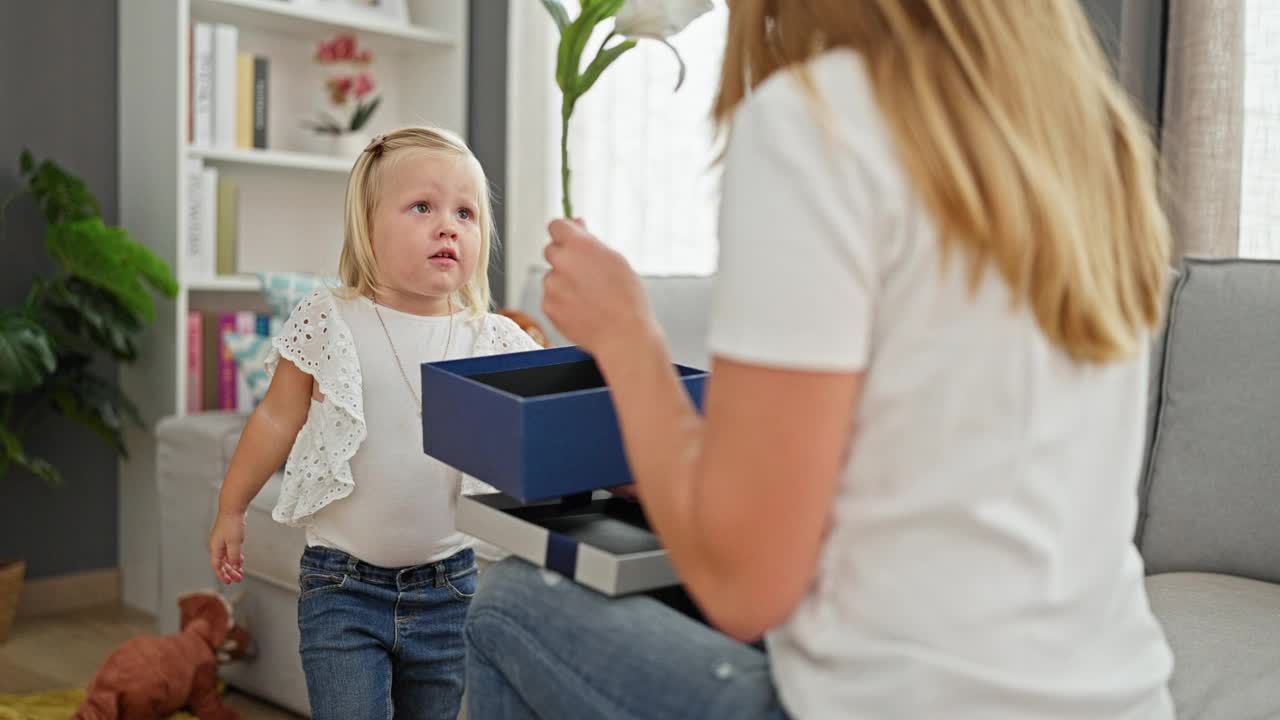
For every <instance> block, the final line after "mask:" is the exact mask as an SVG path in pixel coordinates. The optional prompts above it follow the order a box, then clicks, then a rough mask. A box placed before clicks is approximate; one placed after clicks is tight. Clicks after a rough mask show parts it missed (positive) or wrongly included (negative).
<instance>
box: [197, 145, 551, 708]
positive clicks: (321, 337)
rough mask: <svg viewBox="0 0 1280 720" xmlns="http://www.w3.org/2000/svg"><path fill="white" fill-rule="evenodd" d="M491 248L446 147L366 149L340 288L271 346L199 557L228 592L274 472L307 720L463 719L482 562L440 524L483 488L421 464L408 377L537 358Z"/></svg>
mask: <svg viewBox="0 0 1280 720" xmlns="http://www.w3.org/2000/svg"><path fill="white" fill-rule="evenodd" d="M492 237H493V230H492V214H491V211H490V201H489V191H488V183H487V181H486V179H485V175H484V171H483V170H482V169H481V167H480V164H479V162H478V161H477V160H476V158H475V157H474V156H473V155H472V154H471V152H470V150H469V149H468V148H467V147H466V145H465V144H464V143H463V142H462V141H461V140H460V139H458V138H457V137H455V136H453V135H451V134H449V133H447V132H444V131H441V130H434V129H429V128H405V129H402V130H397V131H395V132H392V133H390V134H387V135H380V136H378V137H376V138H374V139H373V141H372V142H370V143H369V145H368V147H366V148H365V150H364V152H363V153H362V154H361V156H360V158H359V159H358V160H357V161H356V163H355V167H354V168H353V169H352V171H351V177H350V180H349V181H348V185H347V199H346V232H345V237H344V241H343V247H342V257H341V262H340V265H339V274H340V277H341V281H342V284H343V287H341V288H339V289H337V290H333V291H330V290H320V291H318V292H316V293H315V294H313V295H312V296H310V297H309V298H307V299H306V300H304V301H303V302H302V303H301V304H300V305H299V306H298V308H297V309H296V310H294V312H293V316H292V317H290V318H289V321H288V323H287V324H286V325H285V329H284V331H283V333H282V334H281V335H280V336H279V337H276V338H275V339H274V340H273V341H272V345H273V347H274V350H275V352H274V354H273V358H272V362H270V363H269V364H268V368H269V369H270V370H272V371H273V372H274V374H273V377H272V380H271V386H270V388H269V389H268V390H267V394H266V397H265V398H264V400H263V401H262V404H261V405H259V406H258V408H257V409H256V410H255V411H254V412H253V415H252V416H250V418H249V422H248V425H247V426H246V428H245V431H244V433H243V435H242V436H241V438H240V443H239V445H238V447H237V448H236V453H235V456H234V457H233V458H232V461H231V466H230V468H229V469H228V471H227V476H226V479H225V480H224V481H223V485H222V491H221V494H220V495H219V499H218V504H219V507H218V515H217V519H216V520H215V522H214V526H213V530H212V532H211V533H210V537H209V559H210V562H211V563H212V565H213V569H214V572H216V573H217V574H218V576H219V577H220V578H221V579H222V581H223V582H238V581H240V580H241V579H242V578H243V572H244V556H243V554H242V552H241V548H242V547H243V544H244V542H245V537H244V516H245V510H246V508H247V507H248V505H249V502H250V500H252V499H253V497H254V496H255V495H257V493H258V492H259V491H260V490H261V489H262V486H263V485H264V484H265V483H266V481H267V479H268V478H269V477H270V476H271V475H272V473H273V472H275V470H276V469H277V468H279V467H280V464H281V462H283V461H284V460H285V456H286V454H287V455H288V463H287V464H286V465H285V473H284V483H283V486H282V488H281V491H280V499H279V502H278V504H277V505H276V508H275V511H274V513H273V517H274V518H275V519H276V521H277V522H282V523H285V524H287V525H292V526H301V527H305V528H306V538H307V547H306V550H305V552H304V553H303V555H302V561H301V569H300V573H299V579H298V583H299V587H300V591H301V592H300V596H299V600H298V627H299V630H300V631H301V636H302V642H301V652H302V667H303V670H304V671H305V673H306V677H307V691H308V694H309V696H310V701H311V711H312V713H313V715H312V717H314V718H321V719H323V718H341V719H342V720H351V719H353V718H391V717H395V718H409V717H412V718H441V719H444V718H448V719H449V720H454V718H456V717H457V714H458V708H459V705H460V703H461V697H462V682H463V677H462V675H463V673H462V669H463V665H462V663H463V654H464V651H463V645H462V635H461V630H462V621H463V619H464V618H465V616H466V613H467V605H468V603H469V602H470V600H471V597H472V595H473V594H474V592H475V581H476V564H475V559H474V555H473V551H472V550H471V542H472V541H471V540H470V539H469V538H468V537H466V536H465V535H462V534H460V533H458V532H457V530H456V529H455V527H454V515H453V511H454V507H455V506H456V503H457V498H458V494H459V493H460V492H468V491H471V490H473V489H477V488H473V487H472V485H478V484H477V483H476V481H474V480H472V479H470V478H463V477H462V475H461V474H460V473H459V472H457V471H455V470H453V469H451V468H449V467H447V466H445V465H444V464H442V463H440V462H438V461H436V460H434V459H432V458H429V457H427V456H426V455H424V454H423V453H422V436H421V433H422V423H421V413H422V403H424V402H428V403H429V402H431V398H429V397H428V398H423V397H422V394H421V391H420V376H419V371H418V368H419V365H420V364H421V363H424V362H435V361H438V360H444V359H446V358H461V357H469V356H475V355H486V354H495V353H503V352H514V351H519V350H532V349H537V347H538V346H537V345H536V344H535V343H534V342H533V340H531V339H530V338H529V337H528V336H527V335H525V334H524V333H523V332H521V331H520V329H519V328H518V327H517V326H516V325H515V323H513V322H512V321H510V320H508V319H507V318H505V317H502V316H499V315H495V314H489V313H487V309H488V307H489V285H488V280H487V277H488V275H487V272H488V259H489V249H490V242H491V238H492ZM290 448H292V449H290ZM480 487H482V486H480Z"/></svg>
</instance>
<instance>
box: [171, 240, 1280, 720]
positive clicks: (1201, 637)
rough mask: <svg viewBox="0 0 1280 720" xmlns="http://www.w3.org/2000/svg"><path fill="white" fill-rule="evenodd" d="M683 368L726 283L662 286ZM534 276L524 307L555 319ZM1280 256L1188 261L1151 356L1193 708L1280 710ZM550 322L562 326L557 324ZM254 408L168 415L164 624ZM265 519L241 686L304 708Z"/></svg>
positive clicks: (289, 577)
mask: <svg viewBox="0 0 1280 720" xmlns="http://www.w3.org/2000/svg"><path fill="white" fill-rule="evenodd" d="M646 284H647V286H648V289H649V292H650V296H651V298H652V300H653V302H654V305H655V309H656V310H657V313H658V316H659V320H660V322H661V323H662V324H663V326H664V328H665V329H666V331H667V334H668V337H669V340H670V341H671V344H672V347H673V351H674V354H675V356H676V360H677V361H678V362H681V363H684V364H688V365H693V366H698V367H706V363H707V354H706V347H705V344H704V343H705V335H706V317H707V312H708V308H709V300H710V282H709V281H708V280H706V279H698V278H649V279H646ZM540 291H541V276H540V272H538V271H533V273H532V274H531V277H530V278H529V282H528V283H527V291H526V293H525V295H524V297H523V298H521V302H520V303H519V307H521V308H522V309H524V310H525V311H526V312H529V313H531V314H533V315H534V316H535V317H537V318H539V319H542V318H541V309H540V307H539V306H540V297H539V295H540ZM1278 309H1280V264H1273V263H1262V262H1248V261H1233V262H1212V261H1189V262H1188V265H1187V269H1186V271H1185V272H1184V273H1183V274H1182V275H1181V276H1180V277H1179V278H1178V279H1177V280H1176V282H1175V283H1174V284H1173V286H1172V291H1171V296H1170V302H1169V311H1168V325H1167V328H1166V331H1165V332H1163V333H1161V335H1160V337H1159V338H1157V342H1156V343H1155V348H1154V350H1153V355H1152V386H1151V396H1150V397H1151V402H1150V412H1151V421H1150V423H1149V430H1150V437H1151V443H1150V448H1149V452H1148V461H1147V463H1146V469H1145V471H1144V476H1143V478H1142V483H1141V486H1140V492H1141V494H1142V505H1141V507H1142V511H1141V517H1140V518H1139V525H1138V531H1137V536H1136V540H1137V543H1138V546H1139V548H1140V549H1141V550H1142V553H1143V555H1144V557H1145V558H1146V562H1147V568H1148V572H1149V573H1150V574H1151V575H1150V577H1149V579H1148V590H1149V592H1150V597H1151V604H1152V607H1153V608H1154V610H1155V612H1156V614H1157V616H1158V617H1159V618H1160V620H1161V622H1162V624H1163V625H1164V628H1165V632H1166V634H1167V636H1168V638H1169V642H1170V644H1171V645H1172V647H1173V650H1174V655H1175V658H1176V668H1175V671H1174V677H1173V680H1172V683H1171V687H1172V691H1173V695H1174V699H1175V701H1176V703H1177V705H1178V711H1179V717H1182V718H1190V719H1194V718H1204V719H1214V720H1217V719H1222V720H1244V719H1247V718H1259V719H1261V718H1280V585H1277V584H1275V583H1280V426H1278V424H1277V423H1276V422H1275V418H1277V416H1280V323H1277V322H1275V321H1274V319H1273V318H1274V317H1275V316H1276V314H1277V313H1276V311H1277V310H1278ZM544 325H546V323H545V322H544ZM553 339H557V340H558V339H559V338H555V337H554V336H553ZM243 422H244V418H243V417H242V416H236V415H228V414H218V413H206V414H200V415H193V416H189V417H185V418H175V419H170V420H166V421H165V422H163V423H161V425H160V427H159V429H158V433H159V442H160V445H159V459H158V483H159V490H160V497H161V513H162V518H161V527H162V531H161V532H162V536H161V549H160V552H161V555H160V558H161V572H160V574H161V601H160V607H161V611H162V615H161V625H162V627H163V628H164V629H165V630H171V629H173V628H174V627H175V626H176V623H177V618H176V605H175V602H174V600H175V598H176V597H177V594H178V593H181V592H184V591H187V590H190V589H193V588H199V587H207V586H211V585H213V577H212V575H211V573H210V572H209V569H208V563H207V560H206V558H205V550H204V547H205V533H206V532H207V529H208V524H209V519H210V517H211V514H212V512H213V510H214V506H215V503H216V495H217V488H218V484H219V483H220V482H221V480H222V475H223V473H224V471H225V468H226V464H227V462H228V460H229V459H230V454H231V452H232V450H233V449H234V447H235V442H236V440H237V438H238V436H239V433H240V429H241V428H242V426H243ZM278 487H279V486H278V479H276V480H273V481H272V482H271V483H269V484H268V485H267V487H266V488H265V489H264V491H263V493H262V494H261V495H260V496H259V497H258V499H257V500H255V501H254V503H253V507H252V508H251V510H250V512H249V518H248V525H249V544H248V546H247V549H246V555H247V559H246V560H247V563H246V571H247V575H248V577H247V580H246V582H245V589H246V591H247V594H246V598H245V601H244V608H245V610H246V613H247V615H248V618H249V623H250V625H251V629H252V630H253V632H254V634H255V636H256V638H257V641H258V645H259V652H260V655H259V657H258V659H257V660H255V661H252V662H249V663H245V664H242V665H240V666H239V667H232V668H229V669H228V671H227V673H226V677H227V680H228V681H229V682H230V683H231V684H232V685H234V686H236V687H239V688H242V689H244V690H246V691H248V692H251V693H253V694H256V695H259V696H262V697H265V698H267V699H270V700H273V701H275V702H277V703H279V704H281V705H284V706H286V707H289V708H292V709H295V710H297V711H299V712H306V707H307V706H306V691H305V685H304V683H303V679H302V674H301V668H300V667H299V664H298V653H297V647H298V633H297V624H296V603H297V584H296V582H297V561H298V556H299V554H300V553H301V550H302V542H303V541H302V536H301V533H300V532H299V531H296V530H293V529H290V528H285V527H282V526H278V525H276V524H275V523H273V522H272V521H271V518H270V511H271V508H272V506H273V505H274V502H275V493H276V492H278Z"/></svg>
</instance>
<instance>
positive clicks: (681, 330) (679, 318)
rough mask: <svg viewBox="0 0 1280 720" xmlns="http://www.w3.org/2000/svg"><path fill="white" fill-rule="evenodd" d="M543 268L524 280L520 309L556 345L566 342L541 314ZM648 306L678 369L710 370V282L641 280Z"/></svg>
mask: <svg viewBox="0 0 1280 720" xmlns="http://www.w3.org/2000/svg"><path fill="white" fill-rule="evenodd" d="M545 274H546V268H541V267H534V268H531V269H530V270H529V276H528V277H527V278H526V279H525V285H524V293H523V295H522V296H521V298H520V309H521V310H523V311H524V312H526V313H528V314H529V315H531V316H532V317H533V318H534V319H536V320H537V321H538V322H539V323H541V324H542V327H543V329H544V330H546V331H547V337H548V338H550V339H551V341H552V343H553V344H555V345H563V344H564V343H565V340H564V338H563V337H561V336H560V334H559V333H557V332H556V329H555V327H554V326H553V325H552V324H551V323H550V322H548V321H547V318H546V317H545V316H543V314H542V277H543V276H544V275H545ZM641 280H642V281H643V282H644V286H645V290H647V291H648V293H649V302H650V303H652V304H653V312H654V314H655V315H656V316H657V318H658V324H660V325H661V326H662V329H663V331H665V333H666V336H667V344H668V345H669V346H670V347H671V357H672V358H673V359H674V360H675V361H676V362H677V363H680V364H681V365H688V366H689V367H695V368H701V369H704V370H705V369H709V368H710V364H709V363H710V359H709V357H708V354H707V320H708V317H709V316H710V314H711V282H712V280H711V278H710V277H692V276H679V275H673V276H656V275H655V276H647V277H643V278H641Z"/></svg>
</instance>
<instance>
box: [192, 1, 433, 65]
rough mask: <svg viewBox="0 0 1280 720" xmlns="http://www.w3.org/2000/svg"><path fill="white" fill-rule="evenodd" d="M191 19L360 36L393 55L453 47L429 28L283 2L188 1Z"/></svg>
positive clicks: (293, 32)
mask: <svg viewBox="0 0 1280 720" xmlns="http://www.w3.org/2000/svg"><path fill="white" fill-rule="evenodd" d="M191 18H192V19H193V20H203V21H209V22H220V23H228V24H231V25H237V26H239V27H248V28H256V29H259V30H266V31H270V32H278V33H284V34H288V35H301V36H304V37H314V36H317V35H323V34H327V33H333V32H341V31H346V30H349V31H353V32H358V33H361V35H362V38H361V39H362V40H363V41H367V42H368V43H370V44H371V45H374V46H376V47H378V48H380V49H386V50H391V51H393V52H405V51H419V50H423V49H426V48H429V47H432V46H445V47H449V46H452V45H454V44H456V43H455V41H454V39H453V38H452V37H450V36H449V35H447V34H445V33H443V32H440V31H438V30H433V29H431V28H424V27H418V26H414V25H408V24H398V23H395V22H391V21H388V20H384V19H382V18H380V17H378V16H377V15H372V16H370V17H361V16H359V15H356V14H351V15H348V14H338V13H335V12H333V11H332V10H329V9H327V8H324V7H313V6H311V5H294V4H292V3H289V2H286V0H191Z"/></svg>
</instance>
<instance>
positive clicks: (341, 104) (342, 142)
mask: <svg viewBox="0 0 1280 720" xmlns="http://www.w3.org/2000/svg"><path fill="white" fill-rule="evenodd" d="M314 59H315V62H316V63H317V64H319V65H322V66H325V67H327V68H330V69H329V70H328V71H327V72H326V75H325V80H324V94H325V98H326V99H327V101H328V104H329V108H328V109H327V110H321V111H319V112H318V113H317V116H316V119H314V120H311V121H308V122H307V123H306V127H307V128H308V129H310V130H311V133H312V137H313V139H314V140H315V141H316V142H315V143H313V147H314V148H315V149H316V150H317V151H318V152H324V153H330V154H333V155H337V156H339V157H347V158H355V157H356V156H357V155H359V154H360V152H361V151H362V150H364V146H365V145H366V144H367V143H368V142H369V138H368V137H366V135H368V132H367V130H366V129H365V128H366V126H367V125H368V124H369V120H370V118H372V117H373V113H374V111H376V110H377V109H378V105H379V104H380V103H381V102H382V98H381V97H379V96H376V95H374V94H373V93H374V90H375V89H376V86H375V85H374V83H373V76H372V75H371V74H370V73H369V64H370V63H371V62H373V53H372V52H370V51H369V50H361V49H360V48H359V47H357V44H356V37H355V35H352V34H350V33H343V34H341V35H338V36H337V37H335V38H334V39H333V40H329V41H327V42H321V43H320V45H319V46H317V47H316V54H315V58H314Z"/></svg>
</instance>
